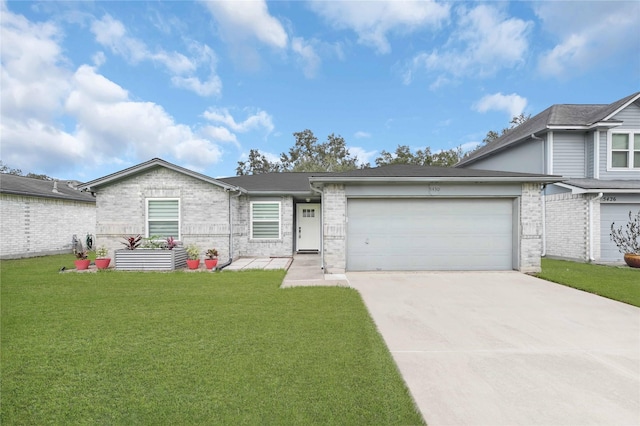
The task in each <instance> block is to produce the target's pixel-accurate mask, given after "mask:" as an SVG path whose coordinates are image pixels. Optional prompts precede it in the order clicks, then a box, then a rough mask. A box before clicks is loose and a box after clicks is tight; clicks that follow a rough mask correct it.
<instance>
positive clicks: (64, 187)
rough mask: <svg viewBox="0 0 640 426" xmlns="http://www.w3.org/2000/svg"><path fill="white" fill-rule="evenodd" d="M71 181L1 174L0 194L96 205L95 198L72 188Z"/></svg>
mask: <svg viewBox="0 0 640 426" xmlns="http://www.w3.org/2000/svg"><path fill="white" fill-rule="evenodd" d="M68 182H69V181H51V180H42V179H34V178H28V177H24V176H17V175H10V174H4V173H3V174H1V175H0V192H2V193H4V194H13V195H27V196H31V197H44V198H57V199H62V200H72V201H82V202H85V203H95V202H96V200H95V197H94V196H93V195H91V194H90V193H88V192H81V191H78V190H77V189H75V187H72V186H70V184H69V183H68Z"/></svg>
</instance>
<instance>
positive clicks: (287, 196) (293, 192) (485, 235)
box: [82, 158, 558, 273]
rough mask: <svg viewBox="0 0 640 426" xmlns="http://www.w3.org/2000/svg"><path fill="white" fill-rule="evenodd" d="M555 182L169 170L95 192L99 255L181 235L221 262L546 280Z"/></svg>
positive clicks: (157, 164)
mask: <svg viewBox="0 0 640 426" xmlns="http://www.w3.org/2000/svg"><path fill="white" fill-rule="evenodd" d="M557 181H558V178H557V177H554V176H546V175H535V174H523V173H513V172H490V171H483V170H461V169H453V168H440V167H420V166H403V165H396V166H386V167H380V168H374V169H361V170H354V171H350V172H345V173H267V174H262V175H248V176H236V177H229V178H221V179H213V178H210V177H208V176H205V175H202V174H199V173H196V172H193V171H191V170H188V169H184V168H182V167H179V166H177V165H174V164H171V163H168V162H166V161H164V160H161V159H157V158H156V159H153V160H150V161H148V162H145V163H142V164H139V165H136V166H133V167H130V168H128V169H125V170H122V171H120V172H117V173H114V174H111V175H108V176H105V177H102V178H99V179H96V180H94V181H91V182H87V183H85V184H83V185H82V187H83V188H84V189H85V190H86V191H88V192H91V193H93V194H95V196H96V199H97V215H96V235H97V240H98V244H100V245H103V244H104V245H106V246H107V247H108V248H109V249H110V250H115V249H118V248H121V247H122V246H121V241H122V237H123V236H126V235H137V234H140V235H143V236H145V237H149V236H152V235H158V236H161V237H167V236H173V237H174V238H178V239H180V240H181V241H182V242H183V243H184V244H196V245H198V246H199V247H200V248H201V250H202V255H203V254H204V251H206V249H208V248H211V247H215V248H217V249H218V251H219V252H220V257H221V259H223V260H222V261H223V262H224V261H225V260H226V259H229V261H231V260H232V259H236V258H238V257H254V256H255V257H263V256H267V257H269V256H270V257H282V256H291V255H293V254H294V253H295V252H317V253H320V254H321V255H322V258H323V267H324V270H325V272H328V273H342V272H344V271H347V270H350V271H356V270H495V269H497V270H520V271H524V272H535V271H539V269H540V255H541V247H542V243H541V235H542V234H541V232H542V211H541V207H540V206H541V203H540V197H541V187H542V185H543V184H546V183H550V182H557Z"/></svg>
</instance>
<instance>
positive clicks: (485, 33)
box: [403, 5, 533, 89]
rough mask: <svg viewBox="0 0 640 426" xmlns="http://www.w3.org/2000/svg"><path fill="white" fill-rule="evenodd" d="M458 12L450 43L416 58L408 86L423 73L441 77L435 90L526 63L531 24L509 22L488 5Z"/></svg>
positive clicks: (407, 74)
mask: <svg viewBox="0 0 640 426" xmlns="http://www.w3.org/2000/svg"><path fill="white" fill-rule="evenodd" d="M457 12H458V19H457V22H456V30H455V31H453V32H452V33H451V36H450V38H449V40H448V41H447V43H446V44H445V45H444V46H443V48H442V49H440V50H439V49H434V50H432V51H431V52H421V53H419V54H417V55H416V56H414V58H413V59H412V60H411V61H410V62H409V64H408V65H407V69H406V71H405V73H404V75H403V81H404V83H405V84H408V83H410V82H411V81H412V79H413V75H414V74H415V73H416V72H419V71H423V70H426V71H427V72H432V73H439V75H437V76H436V80H435V82H434V83H433V84H432V88H434V89H435V88H438V87H440V86H442V85H443V84H446V83H448V82H450V80H451V77H453V78H457V77H462V76H468V75H477V76H480V77H486V76H490V75H493V74H495V73H496V72H497V71H498V70H500V69H502V68H512V67H517V66H518V65H520V64H522V63H523V62H524V59H525V55H526V53H527V50H528V48H529V42H528V36H529V32H530V30H531V28H532V25H533V24H532V23H531V22H528V21H523V20H522V19H518V18H508V17H506V16H505V15H504V14H503V13H502V12H501V11H500V9H498V8H497V7H494V6H489V5H479V6H476V7H475V8H472V9H467V8H466V7H459V8H458V11H457Z"/></svg>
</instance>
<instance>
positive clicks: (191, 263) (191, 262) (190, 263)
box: [187, 259, 200, 269]
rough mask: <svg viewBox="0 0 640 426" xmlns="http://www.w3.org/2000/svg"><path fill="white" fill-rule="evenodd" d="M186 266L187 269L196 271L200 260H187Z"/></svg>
mask: <svg viewBox="0 0 640 426" xmlns="http://www.w3.org/2000/svg"><path fill="white" fill-rule="evenodd" d="M187 266H188V267H189V269H198V266H200V259H195V260H191V259H187Z"/></svg>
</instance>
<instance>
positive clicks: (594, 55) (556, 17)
mask: <svg viewBox="0 0 640 426" xmlns="http://www.w3.org/2000/svg"><path fill="white" fill-rule="evenodd" d="M534 9H535V11H536V14H537V16H538V17H539V18H540V20H541V21H542V26H543V31H546V32H548V33H550V34H551V35H552V36H554V37H555V38H556V39H558V40H559V42H558V44H556V45H555V46H554V47H553V48H551V49H549V50H547V51H545V52H543V53H542V54H541V55H540V58H539V62H538V68H539V70H540V72H541V73H543V74H546V75H553V76H567V75H575V74H576V73H582V72H584V71H585V70H587V69H589V68H592V67H594V66H596V65H598V64H601V63H603V62H606V61H607V60H613V59H612V58H615V57H618V56H622V55H633V54H635V55H636V58H637V52H639V51H640V31H639V30H638V25H639V24H638V21H639V20H640V3H638V2H633V1H607V2H590V3H589V5H588V7H585V4H584V3H582V2H536V3H534ZM567 16H570V17H571V19H566V17H567ZM632 52H635V53H632Z"/></svg>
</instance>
